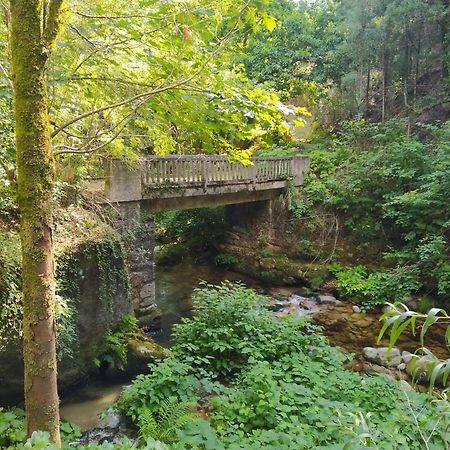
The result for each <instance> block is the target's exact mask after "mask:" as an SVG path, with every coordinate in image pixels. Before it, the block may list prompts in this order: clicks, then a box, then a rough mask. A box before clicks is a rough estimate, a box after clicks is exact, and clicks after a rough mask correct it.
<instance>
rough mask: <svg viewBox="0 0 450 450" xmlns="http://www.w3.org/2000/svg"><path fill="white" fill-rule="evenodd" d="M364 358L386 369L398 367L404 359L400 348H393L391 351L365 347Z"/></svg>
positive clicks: (384, 348) (385, 348) (383, 348)
mask: <svg viewBox="0 0 450 450" xmlns="http://www.w3.org/2000/svg"><path fill="white" fill-rule="evenodd" d="M363 355H364V358H366V359H367V360H368V361H370V362H373V363H375V364H380V365H382V366H384V367H396V366H398V365H399V364H401V363H402V357H401V354H400V350H399V349H398V348H395V347H394V348H392V349H391V350H390V351H389V349H388V348H387V347H381V348H378V349H376V348H373V347H364V349H363Z"/></svg>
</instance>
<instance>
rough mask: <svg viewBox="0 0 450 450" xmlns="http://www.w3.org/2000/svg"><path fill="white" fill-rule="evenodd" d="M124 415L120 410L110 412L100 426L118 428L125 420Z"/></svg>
mask: <svg viewBox="0 0 450 450" xmlns="http://www.w3.org/2000/svg"><path fill="white" fill-rule="evenodd" d="M123 420H124V417H123V416H122V414H120V413H118V412H110V413H109V414H108V415H107V416H106V417H104V418H103V419H102V420H101V421H100V422H99V424H98V427H99V428H112V429H114V430H115V429H117V428H119V427H120V424H121V423H122V422H123Z"/></svg>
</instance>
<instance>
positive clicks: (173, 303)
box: [61, 258, 447, 431]
mask: <svg viewBox="0 0 450 450" xmlns="http://www.w3.org/2000/svg"><path fill="white" fill-rule="evenodd" d="M224 280H230V281H242V282H243V283H245V284H246V285H247V286H249V287H251V288H254V289H255V290H257V291H258V292H261V293H263V294H266V295H268V296H269V297H270V298H271V300H270V304H271V309H273V310H274V311H275V314H276V315H278V316H283V315H288V314H289V315H307V316H311V317H312V318H313V320H314V322H315V323H317V324H319V325H320V326H322V327H323V333H324V334H325V335H326V336H327V337H328V339H329V340H330V343H331V344H332V345H335V346H339V347H340V348H341V349H342V350H343V351H346V352H349V353H353V354H355V358H354V362H353V363H352V366H351V367H350V368H351V369H353V370H358V371H362V370H364V368H365V367H366V366H365V365H364V364H363V362H362V357H361V354H362V349H363V348H364V347H373V346H377V344H376V340H377V336H378V333H379V330H380V322H379V317H380V314H381V313H380V312H374V313H367V314H366V313H362V312H361V311H359V309H358V308H357V307H355V305H352V303H350V302H347V301H339V300H337V299H336V298H335V297H334V296H332V295H330V294H327V293H323V292H322V293H321V292H317V293H314V294H310V293H309V294H306V293H304V291H303V290H302V288H301V287H298V286H297V287H295V286H291V287H274V286H264V285H262V284H261V283H259V282H257V281H255V280H253V279H251V278H248V277H246V276H244V275H242V274H238V273H235V272H231V271H227V270H225V269H223V268H220V267H217V266H215V265H212V264H202V263H196V262H194V261H193V260H192V259H190V258H185V259H184V260H183V261H182V262H181V263H180V264H177V265H174V266H169V267H157V269H156V303H157V305H158V307H159V308H160V310H161V312H162V322H161V329H160V331H158V332H156V333H154V334H152V337H153V338H154V340H155V341H156V342H157V343H159V344H160V345H163V346H166V347H169V346H170V345H171V344H172V342H171V332H172V327H173V325H174V324H176V323H178V322H180V320H181V318H183V317H189V316H190V315H191V314H192V300H191V295H192V291H193V290H194V289H195V288H196V287H198V286H199V285H200V284H201V282H202V281H206V282H207V283H211V284H217V283H220V282H221V281H224ZM442 336H443V334H442V333H441V332H439V331H437V332H435V333H434V334H433V333H431V334H430V335H429V342H430V345H429V346H430V348H432V349H433V351H434V352H435V353H436V354H437V355H438V356H444V355H446V354H447V349H446V346H445V342H443V339H442ZM382 345H387V341H384V342H382ZM397 347H399V348H400V349H401V350H408V351H414V350H415V349H416V348H417V347H418V342H417V339H412V338H411V337H410V336H407V335H405V336H401V337H400V339H399V341H398V343H397ZM358 364H359V365H360V367H359V366H358ZM130 382H131V379H121V380H116V381H114V380H107V381H102V382H100V381H98V380H97V381H93V382H91V383H89V384H88V385H86V386H84V387H83V388H80V389H78V390H76V391H75V392H73V393H72V394H70V395H68V396H67V397H65V398H64V399H63V400H62V403H61V417H62V418H63V419H65V420H68V421H71V422H73V423H75V424H77V425H79V426H80V427H81V429H82V430H83V431H84V430H87V429H90V428H93V427H95V426H98V424H99V418H98V414H99V413H100V412H102V411H104V410H105V409H106V408H107V407H108V406H110V405H111V404H112V403H114V401H115V400H116V399H117V398H118V396H119V395H120V393H121V391H122V390H123V388H124V387H125V386H127V385H129V384H130Z"/></svg>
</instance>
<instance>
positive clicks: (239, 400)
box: [118, 284, 448, 449]
mask: <svg viewBox="0 0 450 450" xmlns="http://www.w3.org/2000/svg"><path fill="white" fill-rule="evenodd" d="M194 297H195V311H196V315H195V316H194V318H193V319H189V320H185V321H184V322H183V323H182V324H181V325H179V326H178V327H177V329H176V332H175V334H176V344H175V346H174V347H173V356H172V357H170V358H169V359H168V360H165V361H163V362H161V363H159V364H157V365H156V366H154V367H152V373H151V374H150V375H141V376H139V377H138V378H137V379H136V380H135V382H134V383H133V385H132V386H131V387H130V388H129V389H127V390H126V391H125V393H124V394H123V396H122V399H121V400H120V402H119V404H118V408H119V410H120V411H122V412H123V413H124V414H127V415H128V416H129V417H130V418H131V419H132V420H133V422H134V423H135V424H136V425H137V426H138V427H139V426H142V425H141V420H142V413H143V411H145V414H148V411H149V410H150V411H154V413H155V414H157V413H158V411H159V409H160V408H161V407H163V405H165V402H167V401H168V399H171V398H173V397H175V398H177V399H178V401H179V402H181V403H182V404H185V403H190V402H194V403H196V404H197V408H198V411H199V413H200V414H201V415H202V416H207V417H209V418H210V420H209V421H206V420H205V419H204V418H200V417H199V418H197V419H192V420H190V421H189V422H188V423H187V424H185V425H183V426H182V427H180V429H179V431H178V439H179V440H178V442H176V443H172V444H167V448H191V449H192V448H198V449H221V448H233V449H253V448H255V449H257V448H273V449H274V448H277V449H288V448H292V443H295V448H298V449H302V448H304V449H309V448H327V449H331V448H335V449H343V448H350V449H353V448H355V449H356V448H361V447H362V446H370V447H374V446H377V447H378V448H393V449H394V448H398V449H401V448H405V449H406V448H408V449H415V448H417V449H420V448H423V439H424V438H425V439H427V440H428V445H429V446H430V447H429V448H436V449H437V448H442V446H444V445H445V444H444V442H447V441H448V437H447V431H446V427H447V425H446V422H445V420H446V419H444V418H443V419H441V418H438V416H437V415H436V412H434V410H433V408H432V407H431V404H430V403H429V400H428V399H427V397H426V396H425V395H423V394H417V393H415V392H413V391H408V392H406V391H402V389H401V388H400V386H399V385H398V384H397V383H396V382H394V381H393V380H391V379H389V378H386V377H381V376H375V377H361V376H360V375H358V374H356V373H351V372H347V371H345V370H344V369H343V368H342V363H343V361H345V360H346V359H347V356H344V355H343V354H341V353H339V351H337V350H335V349H333V348H331V347H329V346H328V345H327V343H326V341H325V339H324V338H323V337H321V336H320V335H318V334H316V331H317V330H315V329H314V328H313V327H311V325H308V323H305V322H304V320H299V319H294V318H288V319H285V320H280V319H277V318H275V317H274V316H273V315H272V314H271V313H270V312H269V311H268V310H267V308H266V306H265V300H264V298H262V297H261V296H259V295H257V294H256V293H254V292H253V291H251V290H249V289H246V288H245V287H243V286H240V285H230V284H224V285H221V286H216V287H213V286H207V287H205V288H202V289H199V290H197V291H196V292H195V296H194ZM325 380H326V382H325ZM164 407H166V406H164ZM416 420H417V422H416ZM435 427H436V428H435ZM141 431H142V428H141ZM420 433H423V437H421V435H420ZM147 437H148V436H147ZM169 442H170V441H169ZM163 448H164V447H163Z"/></svg>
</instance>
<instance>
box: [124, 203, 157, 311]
mask: <svg viewBox="0 0 450 450" xmlns="http://www.w3.org/2000/svg"><path fill="white" fill-rule="evenodd" d="M117 209H118V213H119V220H118V221H117V229H118V230H119V231H120V232H121V233H122V236H123V240H124V242H125V250H126V253H127V262H128V267H129V272H130V282H131V288H132V290H131V294H132V304H133V308H134V310H135V312H136V315H137V316H138V317H143V316H149V315H154V310H155V309H156V304H155V262H154V261H155V257H154V256H155V223H154V219H153V216H152V215H149V216H145V217H142V216H141V204H140V202H122V203H119V204H118V206H117Z"/></svg>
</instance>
